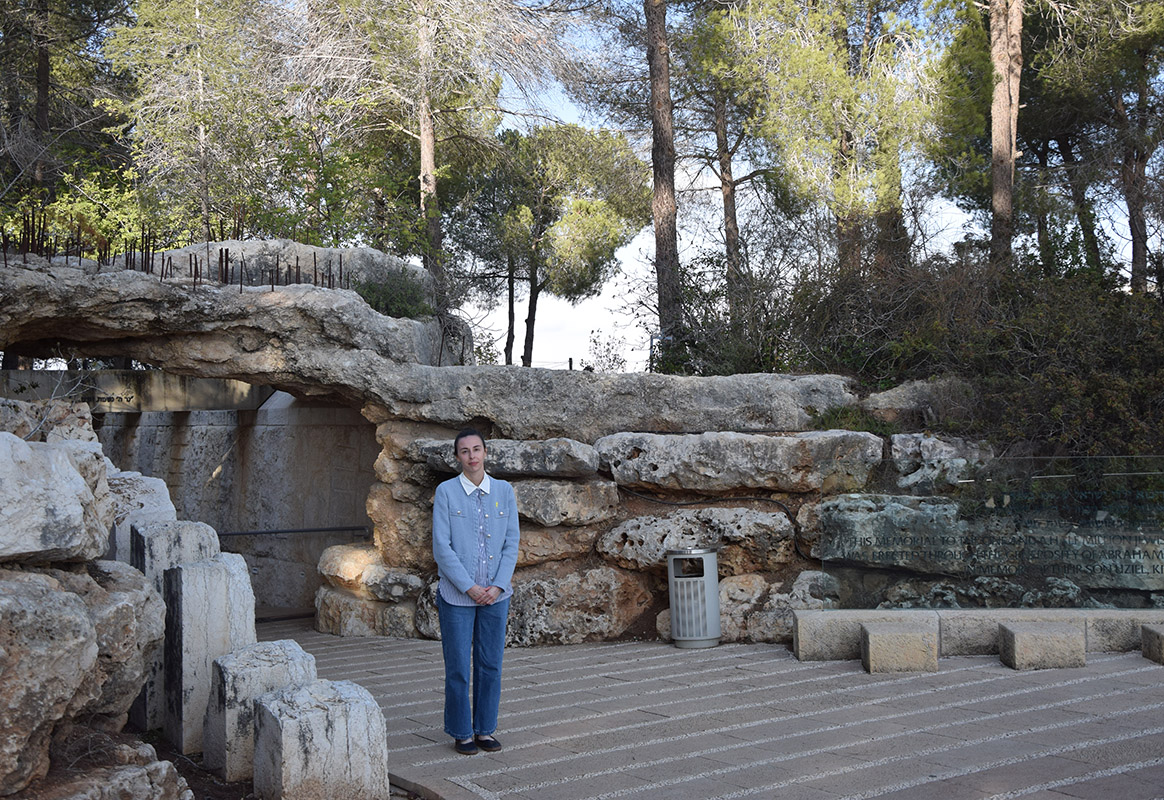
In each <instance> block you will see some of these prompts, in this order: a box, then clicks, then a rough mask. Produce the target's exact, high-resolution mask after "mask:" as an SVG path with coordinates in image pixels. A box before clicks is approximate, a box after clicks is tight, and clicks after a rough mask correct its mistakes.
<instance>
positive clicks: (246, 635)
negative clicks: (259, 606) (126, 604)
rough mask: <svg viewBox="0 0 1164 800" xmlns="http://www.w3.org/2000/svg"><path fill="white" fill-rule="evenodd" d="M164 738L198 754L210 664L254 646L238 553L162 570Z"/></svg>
mask: <svg viewBox="0 0 1164 800" xmlns="http://www.w3.org/2000/svg"><path fill="white" fill-rule="evenodd" d="M164 597H165V600H166V646H165V677H166V714H165V724H164V728H165V735H166V739H167V740H169V741H170V742H171V743H172V744H173V745H174V746H175V747H177V748H178V750H179V752H181V753H184V754H190V753H198V752H201V751H202V726H203V722H204V717H205V715H206V707H207V703H208V701H209V699H210V682H211V674H212V667H213V664H214V659H216V658H218V657H219V656H223V655H226V654H227V653H230V652H231V651H233V650H237V649H238V648H241V647H244V646H246V645H249V644H254V642H255V595H254V592H253V591H252V590H251V581H250V577H249V575H248V573H247V566H246V562H245V561H244V560H243V557H242V556H240V555H238V554H237V553H220V554H219V555H217V556H215V557H214V558H213V559H209V560H206V561H197V562H193V563H188V564H179V565H178V566H176V567H172V568H170V569H167V570H166V573H165V593H164Z"/></svg>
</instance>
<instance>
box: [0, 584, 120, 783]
mask: <svg viewBox="0 0 1164 800" xmlns="http://www.w3.org/2000/svg"><path fill="white" fill-rule="evenodd" d="M98 652H99V648H98V644H97V632H96V630H95V628H94V626H93V622H92V620H91V619H90V616H89V611H88V609H87V608H86V607H85V603H84V602H83V601H82V600H81V598H80V597H78V596H77V595H75V594H72V593H70V592H66V591H61V587H60V584H59V583H58V582H57V581H56V580H54V579H53V578H51V577H49V576H47V575H38V574H35V573H23V572H13V571H10V570H0V675H2V680H0V796H4V795H9V794H12V793H14V792H17V791H20V790H21V789H23V788H24V787H26V786H27V785H28V784H29V783H30V782H31V781H33V780H35V779H37V778H40V777H43V776H44V774H45V773H46V772H47V771H48V767H49V744H50V741H51V737H52V733H53V729H54V728H55V727H56V725H57V724H58V723H59V722H60V721H61V720H62V719H64V718H66V717H67V716H70V714H71V713H74V712H76V711H77V710H79V709H80V708H82V707H84V706H85V705H87V704H88V703H90V702H92V701H94V700H95V699H96V698H97V697H99V696H100V684H99V681H97V680H95V679H94V678H93V668H94V666H95V665H96V663H97V656H98Z"/></svg>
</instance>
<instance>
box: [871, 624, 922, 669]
mask: <svg viewBox="0 0 1164 800" xmlns="http://www.w3.org/2000/svg"><path fill="white" fill-rule="evenodd" d="M861 666H863V667H864V668H865V671H866V672H870V673H873V672H937V671H938V632H937V630H935V629H934V628H933V626H928V625H924V624H923V625H918V624H915V623H909V622H865V623H862V624H861Z"/></svg>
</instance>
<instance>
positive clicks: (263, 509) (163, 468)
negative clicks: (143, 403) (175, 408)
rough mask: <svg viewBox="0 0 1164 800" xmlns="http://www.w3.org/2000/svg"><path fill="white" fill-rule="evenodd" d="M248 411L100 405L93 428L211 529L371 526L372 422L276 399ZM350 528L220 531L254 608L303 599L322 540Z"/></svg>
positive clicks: (312, 585)
mask: <svg viewBox="0 0 1164 800" xmlns="http://www.w3.org/2000/svg"><path fill="white" fill-rule="evenodd" d="M280 398H283V399H284V400H287V401H289V400H290V398H288V397H287V396H286V395H276V396H275V398H273V399H272V402H269V403H268V404H267V405H266V406H264V407H263V408H261V409H259V410H257V411H191V412H184V413H179V412H146V413H142V414H115V413H109V414H104V415H101V416H100V417H99V423H100V424H99V427H98V436H99V438H100V440H101V443H102V446H103V447H104V448H105V452H106V453H107V454H108V455H109V457H110V459H111V460H113V461H114V462H115V463H118V464H120V465H121V466H122V467H124V468H126V469H132V470H134V471H137V472H141V473H142V474H143V475H148V476H151V477H155V478H161V479H163V480H164V481H165V482H166V485H167V486H168V487H169V490H170V495H171V497H172V499H173V502H174V506H175V509H176V512H177V515H178V518H179V519H192V520H199V521H200V522H205V523H207V524H209V525H210V526H211V527H213V528H214V529H215V530H217V531H219V532H220V533H232V532H241V531H271V530H291V529H296V530H298V529H309V528H338V527H356V528H363V527H370V526H371V520H370V519H369V517H368V514H367V511H366V510H365V502H366V499H367V494H368V488H369V486H371V485H372V483H374V482H375V474H374V472H373V468H372V466H373V463H374V462H375V459H376V456H377V453H378V449H379V448H378V445H377V443H376V439H375V428H374V427H373V426H372V425H371V424H370V423H369V422H368V421H367V420H366V419H364V418H363V417H361V416H360V414H359V412H358V411H356V410H355V409H350V408H342V407H336V406H321V405H312V404H306V403H290V402H282V403H278V402H277V401H279V400H280ZM357 538H364V535H363V534H362V533H359V532H356V531H338V532H331V533H327V532H321V533H312V534H302V533H295V534H274V535H271V534H267V535H254V536H223V537H222V548H223V550H227V551H232V552H238V553H241V554H242V555H243V556H244V557H245V558H246V559H247V564H248V566H249V567H250V569H251V571H252V575H251V580H252V583H253V584H254V587H255V596H256V601H257V602H258V604H259V606H261V607H275V608H284V609H287V608H305V607H310V606H311V605H312V602H313V598H314V595H315V593H316V590H317V589H318V588H319V586H320V579H319V575H318V572H317V571H316V569H315V565H316V563H317V562H318V560H319V555H320V553H321V552H322V551H323V550H324V549H325V548H326V547H328V546H330V545H333V544H341V543H346V542H351V541H353V539H357Z"/></svg>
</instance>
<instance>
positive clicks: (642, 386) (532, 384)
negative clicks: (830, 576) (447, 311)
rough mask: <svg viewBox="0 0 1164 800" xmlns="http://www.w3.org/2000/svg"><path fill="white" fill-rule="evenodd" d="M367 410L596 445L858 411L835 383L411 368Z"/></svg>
mask: <svg viewBox="0 0 1164 800" xmlns="http://www.w3.org/2000/svg"><path fill="white" fill-rule="evenodd" d="M383 383H384V387H383V389H382V390H381V391H380V400H378V401H373V405H372V406H371V407H369V408H366V409H365V416H368V417H369V418H370V419H371V420H372V421H373V422H382V421H384V420H388V419H409V420H416V421H421V422H428V423H436V424H439V425H443V426H445V427H446V428H449V429H453V430H455V429H457V428H459V427H461V426H462V425H464V424H465V421H466V420H487V421H489V422H491V423H492V424H493V430H492V432H491V433H492V435H493V436H495V437H497V438H507V439H552V438H555V437H569V438H571V439H576V440H578V441H582V442H593V441H595V440H596V439H598V438H600V437H602V436H608V435H610V434H614V433H618V432H619V431H666V432H672V433H682V432H686V431H720V430H730V431H771V430H784V431H798V430H806V429H808V428H809V427H811V425H812V421H813V419H814V417H815V416H816V415H817V414H819V413H821V412H824V411H827V410H829V409H833V408H841V407H849V406H854V405H855V404H856V403H857V398H856V395H854V394H853V392H852V389H851V386H850V382H849V381H848V380H847V379H846V378H842V377H840V376H837V375H769V374H761V375H731V376H720V377H710V378H687V377H678V376H673V375H655V374H648V375H643V374H614V373H593V372H581V371H573V372H563V371H561V370H546V369H529V368H525V367H446V368H439V369H438V368H435V367H431V366H425V365H422V364H413V365H409V366H406V367H402V368H401V369H398V370H395V371H394V373H393V375H392V380H391V381H384V382H383Z"/></svg>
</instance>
